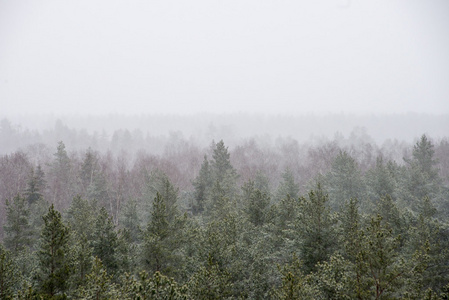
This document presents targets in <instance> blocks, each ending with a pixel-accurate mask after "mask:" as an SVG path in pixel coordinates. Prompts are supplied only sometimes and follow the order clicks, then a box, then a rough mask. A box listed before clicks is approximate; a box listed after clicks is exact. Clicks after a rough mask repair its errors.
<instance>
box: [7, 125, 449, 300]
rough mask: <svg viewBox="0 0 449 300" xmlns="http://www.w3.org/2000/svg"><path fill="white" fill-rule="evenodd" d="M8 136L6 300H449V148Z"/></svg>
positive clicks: (66, 134)
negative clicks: (205, 142) (204, 142)
mask: <svg viewBox="0 0 449 300" xmlns="http://www.w3.org/2000/svg"><path fill="white" fill-rule="evenodd" d="M0 125H1V126H0V128H1V131H0V148H1V147H2V145H5V148H4V149H2V151H0V220H1V222H0V241H1V244H0V299H449V139H448V138H447V137H432V136H430V135H428V134H425V133H420V135H418V136H416V137H415V138H414V139H412V140H406V141H401V140H397V139H395V140H391V139H388V140H385V141H384V142H383V143H382V144H379V143H378V142H376V141H374V140H373V139H372V138H371V137H370V136H369V135H368V134H367V132H366V130H364V129H363V128H355V129H354V130H353V131H352V132H351V134H350V135H348V136H347V137H345V136H344V135H342V134H340V133H336V134H335V135H334V137H333V138H324V137H322V138H315V139H310V140H308V141H301V142H300V141H298V140H297V139H295V138H292V137H288V136H287V137H283V136H279V137H277V138H275V139H273V138H272V139H269V138H266V137H263V136H250V137H248V138H245V139H241V140H238V141H236V140H234V141H233V142H232V146H229V145H228V143H227V142H226V139H220V138H217V139H216V136H214V138H213V139H210V140H208V141H207V143H208V144H207V145H203V144H201V143H199V142H198V141H197V140H196V139H194V138H185V137H184V136H183V134H181V133H179V132H172V133H170V134H169V135H168V136H155V135H146V136H145V134H141V133H139V132H129V131H127V130H117V131H115V132H114V134H112V135H109V136H107V135H106V134H104V135H102V134H97V133H89V132H86V131H80V130H77V129H71V128H69V127H67V126H66V125H64V124H62V123H57V124H56V126H55V128H54V129H52V130H48V131H44V132H37V131H20V130H16V129H14V128H13V126H11V123H10V122H9V121H8V120H3V121H2V123H1V124H0ZM24 140H27V141H30V142H29V143H27V144H25V143H24ZM75 144H76V145H77V147H72V148H70V147H69V146H66V145H75Z"/></svg>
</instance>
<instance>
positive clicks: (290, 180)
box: [276, 168, 299, 201]
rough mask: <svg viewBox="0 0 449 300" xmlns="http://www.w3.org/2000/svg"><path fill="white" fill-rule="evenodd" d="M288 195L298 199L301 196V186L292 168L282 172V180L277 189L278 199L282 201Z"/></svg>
mask: <svg viewBox="0 0 449 300" xmlns="http://www.w3.org/2000/svg"><path fill="white" fill-rule="evenodd" d="M287 196H290V198H293V199H298V196H299V186H298V184H297V183H296V180H295V176H294V175H293V172H292V170H291V169H290V168H286V169H285V171H284V173H282V181H281V183H280V184H279V187H278V189H277V192H276V199H277V201H281V200H282V199H285V197H287Z"/></svg>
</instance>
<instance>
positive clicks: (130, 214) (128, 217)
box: [121, 199, 142, 243]
mask: <svg viewBox="0 0 449 300" xmlns="http://www.w3.org/2000/svg"><path fill="white" fill-rule="evenodd" d="M121 220H122V222H121V225H122V227H123V228H125V229H126V230H127V231H128V234H129V238H130V242H132V243H138V242H139V241H140V240H141V238H142V229H141V227H140V218H139V213H138V206H137V202H136V201H134V200H132V199H131V200H129V201H128V202H127V203H126V204H125V205H124V207H123V209H122V218H121Z"/></svg>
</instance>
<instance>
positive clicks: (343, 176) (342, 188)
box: [326, 151, 364, 209]
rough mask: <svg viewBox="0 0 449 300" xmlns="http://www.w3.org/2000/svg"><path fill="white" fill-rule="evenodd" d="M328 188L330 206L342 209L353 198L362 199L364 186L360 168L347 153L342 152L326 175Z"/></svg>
mask: <svg viewBox="0 0 449 300" xmlns="http://www.w3.org/2000/svg"><path fill="white" fill-rule="evenodd" d="M326 188H327V190H328V191H329V199H330V202H329V205H330V207H332V208H333V209H340V208H341V206H343V205H344V203H345V201H348V200H349V199H351V198H357V199H361V196H362V193H363V190H364V185H363V181H362V176H361V174H360V170H359V167H358V165H357V162H356V161H355V159H354V158H352V157H351V156H350V155H349V154H348V153H347V152H346V151H340V153H339V155H338V156H337V157H336V158H335V160H334V162H333V163H332V169H331V171H330V172H329V174H327V175H326Z"/></svg>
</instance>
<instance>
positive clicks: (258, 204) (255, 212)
mask: <svg viewBox="0 0 449 300" xmlns="http://www.w3.org/2000/svg"><path fill="white" fill-rule="evenodd" d="M243 190H244V197H245V198H246V199H245V200H244V201H245V212H246V214H247V216H248V219H249V221H250V222H251V223H253V224H254V225H255V226H261V225H263V224H264V223H265V220H266V218H267V214H268V208H269V204H270V197H269V196H268V195H267V194H263V193H262V192H261V191H260V190H259V189H256V188H255V187H254V182H252V181H249V182H247V183H246V184H245V185H244V186H243Z"/></svg>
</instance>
